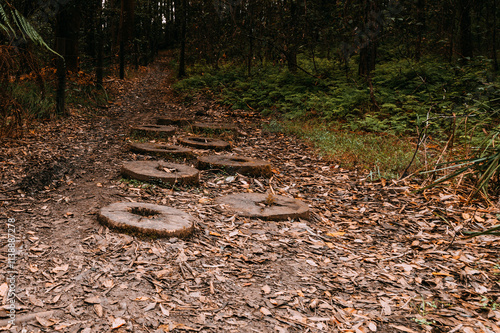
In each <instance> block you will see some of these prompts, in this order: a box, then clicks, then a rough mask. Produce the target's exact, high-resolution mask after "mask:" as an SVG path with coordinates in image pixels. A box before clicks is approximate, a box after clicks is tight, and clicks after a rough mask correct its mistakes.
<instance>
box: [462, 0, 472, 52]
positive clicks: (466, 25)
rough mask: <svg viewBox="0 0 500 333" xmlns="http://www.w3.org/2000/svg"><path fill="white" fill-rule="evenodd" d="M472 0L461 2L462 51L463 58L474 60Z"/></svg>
mask: <svg viewBox="0 0 500 333" xmlns="http://www.w3.org/2000/svg"><path fill="white" fill-rule="evenodd" d="M471 7H472V0H459V9H460V11H459V15H460V51H461V53H462V58H472V30H471V29H472V25H471V15H470V11H471Z"/></svg>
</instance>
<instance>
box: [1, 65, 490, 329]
mask: <svg viewBox="0 0 500 333" xmlns="http://www.w3.org/2000/svg"><path fill="white" fill-rule="evenodd" d="M166 66H167V63H166V60H165V59H160V60H159V61H158V62H157V63H156V64H154V65H153V66H151V67H150V68H149V71H148V72H147V73H146V74H144V76H142V77H140V78H138V79H136V80H132V81H128V82H125V83H124V89H122V95H121V96H120V97H119V98H118V100H117V101H116V102H115V103H114V105H113V106H111V107H110V108H109V109H107V110H105V111H103V112H102V114H100V115H80V116H79V115H77V112H74V113H75V115H73V116H71V117H69V118H67V119H62V120H57V121H53V122H49V123H46V124H41V125H40V126H39V127H38V128H36V129H35V130H34V131H32V132H31V133H30V134H29V135H28V136H27V137H25V138H24V139H22V140H5V144H4V145H3V146H2V147H1V148H0V157H1V158H0V168H1V169H0V170H2V173H1V177H0V181H1V187H0V204H1V207H0V213H1V216H2V217H5V218H7V217H9V218H15V219H16V222H15V225H16V230H15V236H16V237H17V242H16V249H17V251H18V254H17V257H16V261H15V269H16V271H17V272H18V275H17V277H16V281H15V284H16V296H17V299H16V304H17V309H18V310H17V313H16V316H17V318H18V319H22V318H23V316H24V315H26V314H31V313H34V312H40V311H54V312H53V313H51V315H49V316H48V317H46V318H45V319H43V318H40V319H37V320H32V321H29V322H25V323H24V324H25V325H26V328H27V330H28V332H40V331H43V330H45V331H60V332H85V333H88V332H107V331H110V330H111V329H112V328H113V327H116V329H115V330H114V331H115V332H125V331H131V332H169V331H200V332H306V331H311V332H339V331H343V332H371V331H379V332H421V331H422V332H423V331H428V330H434V331H435V332H441V331H450V330H452V329H454V328H456V330H455V332H460V331H463V332H500V329H499V328H498V327H497V326H496V325H495V322H497V324H498V321H500V312H499V311H498V310H497V309H496V308H497V307H498V304H499V303H500V299H499V296H500V292H499V290H500V289H499V278H498V274H500V269H499V266H498V265H499V264H500V262H499V259H498V251H497V247H498V241H497V240H496V239H497V238H495V237H488V236H483V237H479V238H475V239H473V240H470V239H469V240H467V239H463V238H460V237H457V238H456V239H455V238H454V233H455V231H454V230H453V228H454V227H456V226H459V225H461V226H463V225H466V224H471V223H474V222H479V223H481V222H485V220H488V219H489V218H493V217H494V216H493V215H491V214H489V213H481V212H476V213H475V214H474V212H471V211H467V210H466V209H461V208H460V207H459V206H458V198H457V196H455V195H453V194H450V195H445V196H439V195H436V196H435V197H431V198H427V199H428V200H426V199H425V198H424V197H423V196H417V195H413V194H410V192H409V190H411V184H394V183H385V181H384V182H375V183H370V182H367V181H365V180H363V179H362V178H361V176H360V175H358V174H357V173H356V172H354V171H349V170H343V169H341V168H338V167H336V166H335V165H332V164H331V163H329V162H328V161H325V160H323V159H321V158H320V157H318V156H317V155H316V154H315V153H314V149H312V148H311V147H310V146H309V145H307V144H306V143H304V142H302V141H300V140H299V139H297V138H294V137H289V136H285V135H283V134H280V133H271V132H268V131H264V130H262V126H261V125H262V122H265V119H261V117H260V116H259V115H258V114H255V113H249V112H243V111H231V110H226V109H224V108H222V107H219V106H218V105H217V104H215V103H214V102H211V101H205V100H197V102H196V105H195V106H192V107H189V108H185V107H184V106H182V105H179V104H176V103H175V101H174V100H173V99H172V95H171V94H170V93H169V89H170V87H169V79H170V78H169V72H168V71H167V70H165V69H166ZM166 109H168V110H172V109H175V110H178V111H179V112H183V113H184V114H195V113H196V114H197V118H198V119H199V120H201V121H208V122H213V121H215V120H218V121H221V120H223V121H228V122H232V123H236V124H238V127H239V128H240V132H241V133H240V134H241V135H240V136H239V137H238V138H233V139H232V145H233V147H234V148H233V151H234V152H237V153H239V154H241V155H244V156H247V157H257V158H261V159H266V160H268V161H270V162H271V163H272V165H273V168H274V175H273V177H272V178H263V177H260V178H251V177H246V176H242V175H237V176H230V175H225V174H220V173H213V172H210V171H204V172H202V176H201V181H200V185H199V186H196V187H194V186H189V187H188V186H186V187H180V188H177V187H175V188H159V187H156V186H146V185H143V184H137V183H134V182H129V181H123V180H121V176H120V175H119V170H120V166H121V164H122V162H123V161H130V160H141V159H147V157H146V156H142V155H136V154H133V153H131V152H129V151H128V149H127V140H128V135H129V129H130V127H131V126H133V125H137V124H139V123H141V124H142V123H148V122H150V121H151V120H152V119H153V118H154V117H155V116H158V115H161V114H162V113H163V112H164V110H166ZM174 139H175V138H174ZM198 153H199V154H207V153H208V152H206V151H199V152H198ZM192 162H193V161H189V160H188V161H186V163H188V164H190V163H192ZM270 188H272V189H273V190H274V191H275V192H276V193H277V194H282V195H285V196H290V197H294V198H298V199H300V200H303V202H305V203H307V204H308V205H309V206H310V208H311V212H312V213H311V217H310V219H309V220H301V219H299V220H289V221H280V222H269V221H261V220H257V219H248V218H242V217H238V216H235V215H233V214H231V213H229V212H226V211H223V210H222V209H220V207H219V206H218V205H216V204H215V203H214V199H215V198H217V197H220V196H221V195H224V194H230V193H231V194H232V193H241V192H249V191H251V192H256V193H266V192H267V191H269V190H270ZM117 201H140V202H148V203H156V204H164V205H169V206H172V207H175V208H179V209H181V210H184V211H186V212H188V213H190V214H191V215H193V216H195V217H197V218H199V220H200V221H201V222H200V224H199V225H198V226H197V231H196V232H195V234H194V235H192V236H191V237H190V238H188V239H185V240H180V239H176V238H172V239H145V238H137V237H132V236H129V235H124V234H120V233H117V232H114V231H110V230H108V229H107V228H105V227H102V226H101V225H99V224H98V223H97V222H96V218H95V213H96V212H97V210H98V209H99V208H101V207H103V206H105V205H107V204H110V203H113V202H117ZM436 214H438V215H439V216H438V215H436ZM3 221H5V220H3ZM445 221H447V222H445ZM4 230H5V231H4V232H3V234H2V235H1V238H0V239H1V243H0V245H1V246H2V249H3V251H2V253H1V255H2V257H1V258H2V260H3V261H4V262H7V253H8V252H7V250H8V247H7V238H8V234H7V227H6V228H5V229H4ZM450 242H453V243H450ZM0 276H5V277H8V276H9V273H8V267H7V266H6V265H2V266H1V269H0ZM3 282H6V281H0V284H1V283H3ZM4 288H5V284H4V285H2V287H0V292H2V293H3V294H2V295H5V289H4ZM495 304H496V305H495ZM0 316H1V317H6V313H5V312H0ZM1 317H0V318H1ZM2 323H3V324H5V323H6V322H5V321H2ZM21 325H23V324H21ZM460 325H462V326H460ZM20 327H21V326H17V327H14V328H13V329H12V331H13V332H20V331H21V330H20Z"/></svg>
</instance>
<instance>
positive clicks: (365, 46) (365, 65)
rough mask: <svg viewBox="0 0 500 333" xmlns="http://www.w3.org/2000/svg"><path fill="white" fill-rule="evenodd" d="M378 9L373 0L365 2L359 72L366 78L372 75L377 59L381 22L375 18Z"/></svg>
mask: <svg viewBox="0 0 500 333" xmlns="http://www.w3.org/2000/svg"><path fill="white" fill-rule="evenodd" d="M376 11H377V4H376V3H375V2H372V1H368V0H365V2H364V15H363V16H364V18H363V19H364V24H363V29H364V30H363V34H364V36H362V37H363V38H362V40H361V43H360V44H361V45H360V50H359V66H358V73H359V75H360V76H364V77H366V78H369V77H370V73H371V71H373V70H374V69H375V64H376V59H377V44H378V43H377V41H376V39H377V38H378V37H379V36H378V35H379V34H380V29H381V27H380V26H379V23H378V22H376V21H375V19H374V13H375V12H376Z"/></svg>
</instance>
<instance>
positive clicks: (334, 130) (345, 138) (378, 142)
mask: <svg viewBox="0 0 500 333" xmlns="http://www.w3.org/2000/svg"><path fill="white" fill-rule="evenodd" d="M264 129H266V130H268V131H271V132H283V133H287V134H294V135H297V136H299V137H302V138H304V139H306V140H309V141H311V142H313V143H314V144H315V146H316V147H317V148H318V149H319V151H320V153H321V154H322V155H324V156H325V158H327V159H330V160H333V161H335V162H336V163H338V164H339V165H340V166H341V167H343V168H359V169H363V170H369V171H370V173H369V178H370V180H374V179H379V178H386V179H387V178H398V177H399V175H400V174H401V173H402V172H403V170H405V168H406V167H407V165H408V164H409V162H410V160H411V158H412V155H413V152H414V149H415V148H414V147H413V146H412V145H411V144H410V143H408V142H405V141H403V140H401V139H399V138H397V137H394V136H392V135H378V134H372V133H360V132H351V131H342V130H341V128H340V126H338V125H335V124H324V123H319V122H317V121H309V122H301V121H297V120H288V121H282V122H278V121H276V120H273V121H271V122H270V123H269V124H268V125H266V126H265V127H264ZM419 166H420V161H419V160H418V159H417V162H416V163H415V164H414V166H413V167H414V168H417V167H419Z"/></svg>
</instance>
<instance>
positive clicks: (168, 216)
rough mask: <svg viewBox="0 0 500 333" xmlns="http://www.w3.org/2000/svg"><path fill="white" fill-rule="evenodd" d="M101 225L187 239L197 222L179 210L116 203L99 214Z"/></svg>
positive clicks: (131, 203)
mask: <svg viewBox="0 0 500 333" xmlns="http://www.w3.org/2000/svg"><path fill="white" fill-rule="evenodd" d="M97 219H98V221H99V222H100V223H102V224H104V225H106V226H107V227H109V228H113V229H118V230H121V231H125V232H129V233H139V234H142V235H145V236H156V237H179V238H181V237H187V236H189V235H191V234H192V232H193V230H194V228H195V224H196V219H195V218H194V217H193V216H191V215H189V214H188V213H185V212H183V211H181V210H179V209H175V208H172V207H167V206H160V205H154V204H147V203H140V202H117V203H114V204H111V205H109V206H106V207H103V208H101V209H100V210H99V213H98V214H97Z"/></svg>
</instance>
